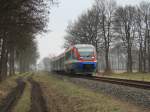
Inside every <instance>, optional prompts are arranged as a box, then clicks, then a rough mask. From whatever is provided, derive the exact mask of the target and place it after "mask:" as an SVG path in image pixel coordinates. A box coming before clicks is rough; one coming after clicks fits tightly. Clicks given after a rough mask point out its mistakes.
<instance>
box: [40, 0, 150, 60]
mask: <svg viewBox="0 0 150 112" xmlns="http://www.w3.org/2000/svg"><path fill="white" fill-rule="evenodd" d="M116 1H117V4H119V5H126V4H132V5H134V4H138V3H139V2H141V1H143V0H116ZM145 1H149V0H145ZM59 2H60V3H59V6H58V7H56V6H55V7H53V8H52V10H51V14H50V22H49V26H48V29H50V30H51V32H48V33H46V34H44V35H42V36H40V37H39V38H38V49H39V52H40V60H41V59H42V58H43V57H47V56H49V55H50V54H55V55H58V54H60V53H61V52H63V51H64V49H63V44H64V36H65V35H66V32H65V29H66V27H67V24H68V22H69V21H73V20H75V19H77V17H78V16H80V15H81V14H82V13H83V12H84V11H86V10H87V9H88V8H90V7H91V6H92V4H93V3H94V0H59Z"/></svg>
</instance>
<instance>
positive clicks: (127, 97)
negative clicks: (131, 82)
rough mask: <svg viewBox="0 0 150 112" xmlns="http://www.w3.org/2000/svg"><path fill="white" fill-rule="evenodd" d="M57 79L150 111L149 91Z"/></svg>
mask: <svg viewBox="0 0 150 112" xmlns="http://www.w3.org/2000/svg"><path fill="white" fill-rule="evenodd" d="M57 77H58V78H60V79H63V80H66V79H68V80H69V81H71V82H73V83H74V84H78V85H81V86H83V87H86V88H89V89H92V90H94V91H96V92H101V93H104V94H108V95H111V96H113V97H116V98H119V99H121V100H123V101H127V102H130V103H133V104H135V105H137V106H141V107H142V108H145V109H148V110H149V109H150V90H144V89H138V88H133V87H127V86H123V85H116V84H110V83H105V82H99V81H92V80H88V79H83V78H75V77H70V78H68V77H64V76H61V75H58V76H57Z"/></svg>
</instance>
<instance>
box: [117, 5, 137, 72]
mask: <svg viewBox="0 0 150 112" xmlns="http://www.w3.org/2000/svg"><path fill="white" fill-rule="evenodd" d="M135 13H136V10H135V7H133V6H126V7H119V8H118V9H117V10H116V13H115V30H116V32H117V33H118V37H121V40H122V41H123V43H124V46H125V47H126V50H127V72H132V64H133V63H132V46H133V42H134V38H135V33H136V28H135Z"/></svg>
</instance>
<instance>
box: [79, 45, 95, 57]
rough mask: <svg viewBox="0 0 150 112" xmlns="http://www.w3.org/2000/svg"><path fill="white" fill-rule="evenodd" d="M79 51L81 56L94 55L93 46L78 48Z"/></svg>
mask: <svg viewBox="0 0 150 112" xmlns="http://www.w3.org/2000/svg"><path fill="white" fill-rule="evenodd" d="M78 52H79V54H80V56H81V57H92V56H93V55H94V48H91V47H90V48H87V47H83V48H78Z"/></svg>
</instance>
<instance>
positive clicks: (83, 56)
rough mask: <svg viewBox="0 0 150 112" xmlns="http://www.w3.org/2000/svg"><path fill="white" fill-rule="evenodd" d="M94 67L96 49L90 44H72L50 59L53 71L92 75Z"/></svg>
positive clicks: (95, 64) (95, 66) (94, 70)
mask: <svg viewBox="0 0 150 112" xmlns="http://www.w3.org/2000/svg"><path fill="white" fill-rule="evenodd" d="M96 69H97V56H96V50H95V47H94V46H93V45H91V44H76V45H73V46H71V47H69V48H68V49H66V50H65V52H63V53H62V54H60V55H59V56H57V57H54V58H53V59H52V61H51V70H52V71H54V72H65V73H72V74H87V75H92V74H93V73H95V72H96Z"/></svg>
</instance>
